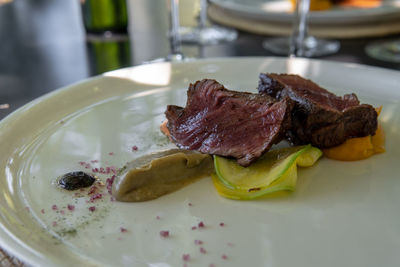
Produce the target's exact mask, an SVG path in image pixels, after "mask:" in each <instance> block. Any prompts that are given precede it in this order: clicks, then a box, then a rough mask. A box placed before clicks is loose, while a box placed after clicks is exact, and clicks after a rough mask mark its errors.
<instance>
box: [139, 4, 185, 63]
mask: <svg viewBox="0 0 400 267" xmlns="http://www.w3.org/2000/svg"><path fill="white" fill-rule="evenodd" d="M168 20H169V21H168V27H169V28H168V33H167V35H168V39H169V53H168V55H167V56H166V57H163V58H156V59H153V60H150V61H145V62H143V63H144V64H149V63H158V62H182V61H185V60H187V58H185V56H184V55H183V52H182V41H181V37H180V34H179V0H168Z"/></svg>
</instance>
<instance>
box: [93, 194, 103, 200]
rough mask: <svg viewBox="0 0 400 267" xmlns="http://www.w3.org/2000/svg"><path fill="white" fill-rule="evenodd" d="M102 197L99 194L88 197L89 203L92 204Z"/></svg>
mask: <svg viewBox="0 0 400 267" xmlns="http://www.w3.org/2000/svg"><path fill="white" fill-rule="evenodd" d="M102 197H103V194H101V193H97V194H94V195H93V196H91V197H90V202H94V201H95V200H97V199H101V198H102Z"/></svg>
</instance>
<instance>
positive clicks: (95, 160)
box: [90, 159, 99, 163]
mask: <svg viewBox="0 0 400 267" xmlns="http://www.w3.org/2000/svg"><path fill="white" fill-rule="evenodd" d="M90 162H91V163H97V162H99V161H98V160H97V159H94V160H91V161H90Z"/></svg>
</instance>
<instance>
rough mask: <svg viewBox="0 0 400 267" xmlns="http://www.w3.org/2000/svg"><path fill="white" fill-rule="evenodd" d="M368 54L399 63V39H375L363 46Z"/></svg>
mask: <svg viewBox="0 0 400 267" xmlns="http://www.w3.org/2000/svg"><path fill="white" fill-rule="evenodd" d="M365 52H366V53H367V55H368V56H370V57H372V58H375V59H378V60H382V61H386V62H393V63H400V39H395V40H385V41H376V42H372V43H370V44H368V45H367V46H366V47H365Z"/></svg>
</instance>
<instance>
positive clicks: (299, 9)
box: [263, 0, 340, 57]
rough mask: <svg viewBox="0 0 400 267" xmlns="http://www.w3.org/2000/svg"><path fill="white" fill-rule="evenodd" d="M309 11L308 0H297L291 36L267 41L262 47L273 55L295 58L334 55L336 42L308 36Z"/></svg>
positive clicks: (337, 46) (336, 46) (337, 44)
mask: <svg viewBox="0 0 400 267" xmlns="http://www.w3.org/2000/svg"><path fill="white" fill-rule="evenodd" d="M309 9H310V0H297V1H296V10H295V12H294V18H293V33H292V36H291V37H278V38H271V39H267V40H265V41H264V42H263V47H264V48H265V49H266V50H269V51H271V52H272V53H274V54H278V55H289V56H297V57H320V56H326V55H330V54H334V53H336V52H337V51H338V50H339V48H340V43H339V42H338V41H336V40H326V39H320V38H316V37H314V36H309V35H308V13H309Z"/></svg>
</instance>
